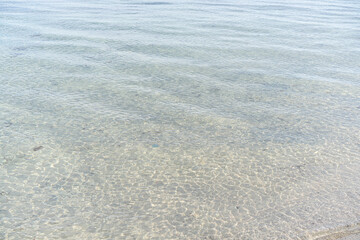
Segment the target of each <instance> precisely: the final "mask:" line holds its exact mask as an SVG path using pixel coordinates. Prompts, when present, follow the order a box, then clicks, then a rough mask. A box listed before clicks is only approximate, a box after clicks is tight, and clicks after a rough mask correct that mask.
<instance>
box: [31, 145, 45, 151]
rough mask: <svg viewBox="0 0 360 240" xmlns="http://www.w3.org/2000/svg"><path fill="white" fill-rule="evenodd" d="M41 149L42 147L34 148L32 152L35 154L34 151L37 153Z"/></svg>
mask: <svg viewBox="0 0 360 240" xmlns="http://www.w3.org/2000/svg"><path fill="white" fill-rule="evenodd" d="M43 148H44V147H43V146H38V147H34V148H33V150H34V152H36V151H39V150H41V149H43Z"/></svg>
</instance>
